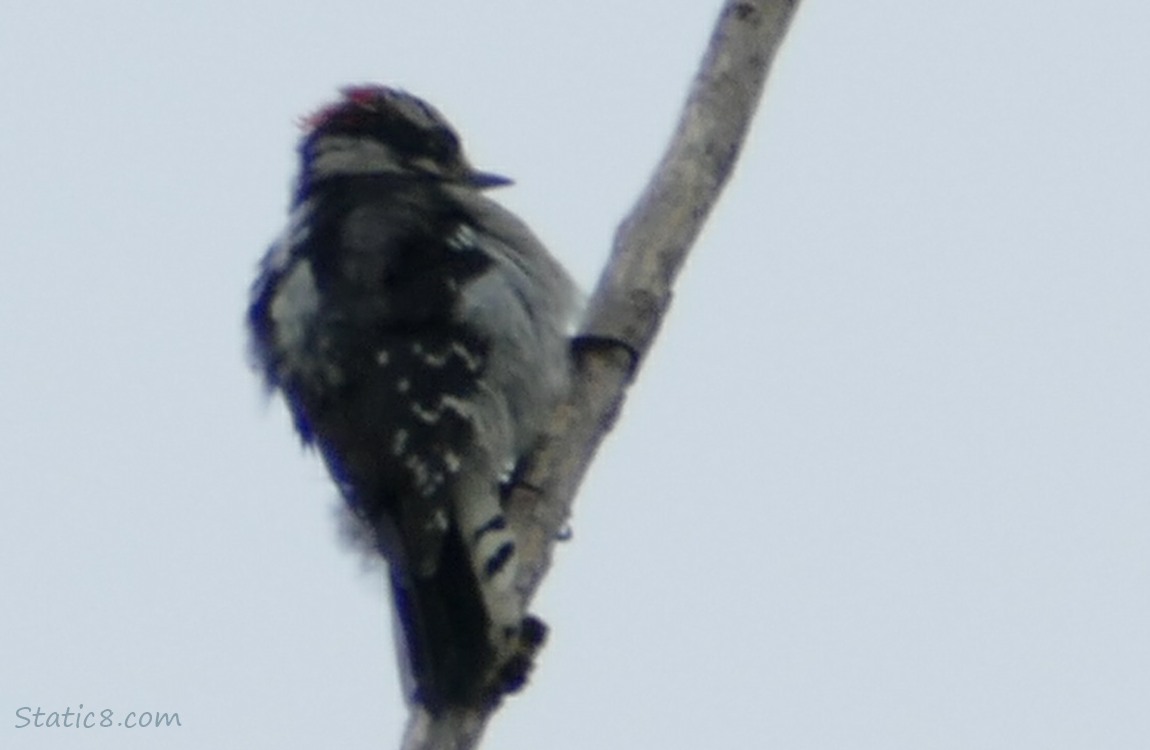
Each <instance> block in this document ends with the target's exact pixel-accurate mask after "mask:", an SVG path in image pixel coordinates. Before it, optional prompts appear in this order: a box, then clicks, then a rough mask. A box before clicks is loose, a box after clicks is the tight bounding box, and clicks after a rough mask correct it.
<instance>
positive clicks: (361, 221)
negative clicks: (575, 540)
mask: <svg viewBox="0 0 1150 750" xmlns="http://www.w3.org/2000/svg"><path fill="white" fill-rule="evenodd" d="M300 156H301V171H300V175H299V179H298V183H297V185H296V189H295V193H294V199H293V201H292V207H291V221H290V224H289V227H288V229H287V231H286V232H285V233H284V235H283V236H282V237H281V238H280V239H279V240H278V241H277V242H276V243H275V244H274V245H273V246H272V248H271V250H270V251H269V252H268V254H267V255H266V257H265V258H264V260H263V264H262V267H261V273H260V276H259V278H258V280H257V281H256V283H255V286H254V288H253V294H252V303H251V308H250V310H249V313H248V324H249V328H250V332H251V335H252V342H253V350H254V353H255V359H256V361H257V364H258V367H259V368H260V369H261V370H262V372H263V375H264V378H265V380H266V382H267V384H268V386H269V387H270V388H274V389H278V390H279V391H281V392H282V394H283V396H284V397H285V400H286V401H287V404H288V406H289V408H290V410H291V413H292V416H293V418H294V420H295V424H296V428H297V429H298V431H299V433H300V435H301V436H302V438H303V440H304V441H305V442H306V443H310V444H313V445H314V446H315V447H316V448H318V450H319V451H320V453H321V454H322V456H323V458H324V460H325V462H326V464H327V467H328V469H329V471H330V473H331V475H332V477H333V478H334V480H335V481H336V483H337V484H338V486H339V489H340V492H341V494H342V495H343V497H344V499H345V501H346V503H347V505H348V507H349V508H350V509H351V511H352V513H353V514H354V516H355V518H356V519H358V521H360V522H361V523H362V526H363V528H364V529H365V530H367V532H368V533H369V534H370V536H371V538H372V540H373V542H374V544H375V545H376V547H377V548H378V550H379V551H380V552H381V553H382V554H383V555H384V557H385V558H386V559H387V560H388V563H389V569H390V574H391V579H392V588H393V593H394V597H395V604H396V614H397V616H398V618H397V619H398V621H399V623H400V627H401V631H402V633H401V637H399V638H397V640H399V641H400V642H401V643H402V644H403V645H404V646H405V649H404V650H405V655H404V658H403V659H401V661H402V662H403V663H404V664H405V666H406V669H407V674H406V676H407V679H406V683H407V687H408V694H409V697H410V698H411V699H412V700H414V701H415V702H417V703H420V704H422V705H423V706H425V707H426V708H427V709H428V710H429V711H431V712H432V713H435V712H438V711H440V710H443V709H445V708H448V707H453V706H477V705H482V704H485V703H489V702H492V701H494V700H497V699H498V697H499V695H500V694H502V693H503V692H507V691H510V690H513V689H515V688H516V687H518V685H519V684H521V683H522V681H523V679H524V678H525V674H526V670H527V668H528V667H529V664H530V652H531V651H532V650H533V649H534V647H535V646H537V645H538V642H539V641H540V640H541V638H542V624H541V623H539V622H538V621H537V620H535V619H534V618H531V617H528V616H526V615H525V613H524V612H523V611H522V605H521V604H520V599H519V597H518V595H517V594H516V592H515V591H514V589H513V581H514V577H515V570H516V554H517V553H516V546H515V545H516V540H515V538H514V535H513V534H512V532H511V530H510V529H509V528H508V527H507V523H506V520H505V518H504V516H503V511H502V507H501V492H502V483H503V482H504V481H505V480H506V479H507V477H508V476H510V475H511V472H513V471H514V468H515V466H516V464H517V463H518V462H519V461H520V459H521V458H522V457H523V456H524V455H525V453H526V452H527V451H529V450H530V449H531V448H532V446H533V445H534V444H535V443H536V441H537V439H538V437H539V435H540V431H541V430H542V428H543V426H544V422H545V420H546V419H547V418H548V417H549V415H550V412H551V410H552V408H553V407H554V405H555V404H556V402H557V401H558V399H559V398H560V397H561V396H562V395H563V393H564V392H565V389H566V387H567V378H568V368H569V360H568V339H567V334H568V329H569V327H570V325H571V322H572V315H573V313H574V307H575V296H576V295H575V290H574V286H573V285H572V283H571V281H570V279H569V277H568V276H567V274H566V272H565V271H564V270H563V268H562V267H561V266H560V265H559V263H558V262H557V261H556V260H555V259H554V258H553V257H552V256H551V255H550V254H549V253H548V252H547V250H546V249H545V248H544V247H543V246H542V244H541V243H540V242H539V241H538V240H537V239H536V238H535V236H534V235H533V234H532V233H531V231H530V230H529V229H528V228H527V227H526V225H524V224H523V222H521V221H520V220H519V219H518V218H516V217H515V216H514V215H512V214H511V213H509V212H508V211H506V210H505V209H503V208H502V207H500V206H499V205H497V204H496V203H494V202H492V201H491V200H489V199H488V198H486V197H485V196H484V195H483V194H482V193H481V191H482V190H483V189H486V188H490V187H495V186H498V185H502V184H506V183H507V182H508V180H506V179H504V178H501V177H497V176H495V175H491V174H486V173H482V172H478V171H476V170H474V169H473V168H472V167H471V166H470V165H469V164H468V162H467V161H466V159H465V158H464V156H463V154H462V151H461V149H460V144H459V139H458V137H457V136H456V134H455V133H454V131H453V130H452V129H451V127H450V126H449V125H448V124H447V123H446V121H445V120H444V119H443V117H442V115H440V114H439V113H438V112H437V111H436V110H435V109H433V108H432V107H430V106H429V105H428V104H426V103H425V102H423V101H421V100H420V99H418V98H416V97H414V96H411V95H409V94H406V93H404V92H401V91H397V90H394V89H389V88H384V87H379V86H362V87H355V88H348V89H344V90H343V92H342V98H341V99H340V100H339V101H337V102H336V103H334V104H332V105H330V106H328V107H326V108H324V109H322V110H320V111H319V112H317V113H316V114H315V115H313V116H312V117H311V118H309V119H308V120H307V121H306V123H305V135H304V137H303V141H302V143H301V145H300Z"/></svg>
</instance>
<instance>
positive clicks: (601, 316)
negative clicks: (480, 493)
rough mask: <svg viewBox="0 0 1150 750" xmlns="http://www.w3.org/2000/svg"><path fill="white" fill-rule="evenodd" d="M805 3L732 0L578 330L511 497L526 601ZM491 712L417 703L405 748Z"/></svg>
mask: <svg viewBox="0 0 1150 750" xmlns="http://www.w3.org/2000/svg"><path fill="white" fill-rule="evenodd" d="M798 5H799V0H728V1H727V2H726V3H725V4H724V5H723V8H722V10H721V11H720V14H719V19H718V22H717V23H716V26H715V29H714V31H713V33H712V36H711V41H710V44H709V46H708V48H707V51H706V54H705V55H704V57H703V60H702V62H701V64H700V67H699V70H698V72H697V73H696V74H695V78H694V81H693V83H692V85H691V89H690V93H689V95H688V97H687V102H686V104H685V105H684V107H683V111H682V113H681V115H680V117H679V124H678V127H677V129H676V131H675V134H674V136H672V138H671V142H670V144H669V145H668V146H667V150H666V151H665V153H664V154H663V158H662V159H661V161H660V162H659V165H658V167H657V168H656V169H655V173H654V174H653V175H652V177H651V179H650V181H649V182H648V184H647V187H646V188H645V189H644V191H643V193H642V195H641V196H640V197H639V200H638V202H637V203H636V204H635V207H634V208H633V209H632V210H631V213H630V214H629V215H628V216H627V218H626V219H624V220H623V222H622V224H620V226H619V229H618V231H617V232H616V235H615V242H614V247H613V249H612V253H611V257H610V259H609V260H608V263H607V266H606V268H605V269H604V271H603V274H602V276H601V277H600V279H599V284H598V286H597V288H596V289H595V292H594V294H593V295H592V297H591V299H590V302H589V304H588V309H587V314H586V317H585V319H584V322H583V324H582V327H581V329H580V331H579V333H578V335H577V336H576V338H575V341H574V346H573V357H574V367H575V377H574V384H573V387H572V390H571V393H570V394H569V396H568V398H567V399H566V401H565V402H564V403H563V404H562V405H561V406H560V408H559V409H558V410H557V411H556V414H555V416H554V418H553V420H552V424H551V426H550V429H549V431H548V437H547V439H546V440H545V441H543V443H542V444H541V445H540V446H539V448H538V449H537V450H536V451H535V453H534V454H533V455H532V456H531V457H530V459H529V462H528V465H527V467H526V470H525V471H524V472H523V473H522V476H521V478H520V479H521V481H520V482H519V484H518V485H517V486H516V487H515V489H514V490H513V491H512V492H511V496H510V498H509V500H508V508H507V511H508V520H509V522H510V523H511V525H512V527H513V528H514V530H515V533H516V536H517V538H518V540H519V575H518V579H517V581H516V585H517V587H518V589H519V592H520V594H521V595H522V596H523V600H524V602H529V601H530V600H531V598H532V597H533V596H534V594H535V591H536V589H537V588H538V587H539V584H540V583H541V582H542V580H543V577H544V575H545V574H546V573H547V570H548V569H549V568H550V567H551V557H552V552H553V548H554V546H555V542H556V540H557V538H558V537H559V536H560V535H561V534H562V532H563V529H564V527H565V525H566V523H567V519H568V517H569V516H570V514H571V507H572V503H573V502H574V498H575V494H576V492H577V491H578V489H579V485H580V483H581V482H582V480H583V476H584V474H585V473H586V471H587V467H588V466H589V465H590V463H591V460H592V459H593V458H594V456H595V453H596V451H597V450H598V447H599V444H600V443H601V442H602V441H603V438H605V437H606V436H607V433H608V432H610V430H611V428H612V426H613V425H614V423H615V419H616V418H617V416H618V414H619V410H620V408H621V407H622V405H623V401H624V399H625V397H626V390H627V387H628V386H629V385H630V384H631V382H633V380H634V378H635V375H636V373H637V372H638V369H639V367H640V365H641V364H642V362H643V357H644V355H645V354H646V353H647V351H648V350H649V349H650V347H651V344H652V342H653V341H654V339H655V336H656V334H657V333H658V331H659V326H660V324H661V323H662V320H663V317H664V315H665V314H666V312H667V309H668V307H669V306H670V303H671V297H672V286H673V284H674V281H675V278H676V277H677V276H678V273H679V270H680V269H681V268H682V265H683V262H684V261H685V260H686V258H687V253H688V252H689V251H690V249H691V247H692V245H693V244H694V242H695V239H696V238H697V237H698V234H699V231H700V230H701V229H702V227H703V223H704V222H705V221H706V219H707V217H708V215H709V214H710V212H711V209H712V208H713V207H714V205H715V203H716V202H717V201H718V198H719V195H720V193H721V192H722V190H723V187H724V186H725V184H726V182H727V179H728V178H729V177H730V174H731V171H732V169H733V168H734V165H735V162H736V160H737V158H738V156H739V152H740V150H741V148H742V145H743V141H744V139H745V137H746V134H747V130H748V128H749V126H750V122H751V118H752V116H753V115H754V112H755V110H756V109H757V106H758V102H759V98H760V96H761V94H762V90H763V84H764V82H765V81H766V77H767V73H768V72H769V70H770V66H771V61H772V60H773V59H774V56H775V53H776V52H777V51H778V49H779V46H780V45H781V44H782V41H783V38H784V36H785V35H786V31H787V28H788V27H789V25H790V22H791V19H792V18H793V16H794V13H795V11H796V9H797V8H798ZM491 713H493V711H479V710H468V711H458V712H449V713H446V714H444V715H441V716H437V717H434V718H433V717H431V716H429V715H427V714H426V712H424V711H422V710H421V709H419V708H418V707H416V708H415V709H413V713H412V716H411V717H410V720H409V722H408V726H407V731H406V733H405V735H404V739H403V744H402V750H472V749H473V748H475V747H477V746H478V743H479V740H480V738H481V736H482V734H483V729H484V727H485V726H486V723H487V720H488V719H489V718H490V715H491Z"/></svg>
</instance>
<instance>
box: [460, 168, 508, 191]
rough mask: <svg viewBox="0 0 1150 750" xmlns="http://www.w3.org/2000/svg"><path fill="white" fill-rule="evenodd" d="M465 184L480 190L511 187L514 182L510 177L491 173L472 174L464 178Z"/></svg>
mask: <svg viewBox="0 0 1150 750" xmlns="http://www.w3.org/2000/svg"><path fill="white" fill-rule="evenodd" d="M464 182H466V183H467V184H468V185H471V186H472V187H477V188H480V189H487V188H495V187H503V186H504V185H510V184H511V183H512V182H513V180H512V179H511V178H510V177H504V176H503V175H499V174H492V173H491V172H471V173H470V174H468V175H467V177H466V178H464Z"/></svg>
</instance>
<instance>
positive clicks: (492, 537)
mask: <svg viewBox="0 0 1150 750" xmlns="http://www.w3.org/2000/svg"><path fill="white" fill-rule="evenodd" d="M465 497H467V496H465ZM454 521H455V523H454V524H453V528H451V529H450V530H449V531H448V533H447V534H446V536H445V537H444V539H443V547H442V551H441V554H440V558H439V563H438V565H436V566H434V571H432V572H430V573H422V574H421V573H420V572H419V571H418V570H417V569H416V568H415V567H413V566H408V565H396V564H394V563H393V564H392V566H391V571H392V572H391V582H392V590H393V594H394V597H395V605H396V606H395V608H396V614H397V619H398V631H401V632H402V636H403V637H402V644H401V646H402V651H403V652H405V657H406V658H404V659H402V661H404V662H405V675H404V682H405V689H406V692H407V695H408V696H409V697H410V699H411V700H413V701H414V702H416V703H419V704H421V705H423V706H425V707H426V708H427V709H428V710H429V711H430V712H432V713H437V712H439V711H441V710H443V709H445V708H448V707H481V706H486V705H489V704H491V703H494V702H497V701H498V700H499V698H500V696H501V695H503V694H504V693H507V692H512V691H514V690H516V689H518V688H519V687H521V686H522V684H523V683H524V681H525V680H526V677H527V673H528V671H529V670H530V667H531V663H532V658H533V656H534V653H535V651H536V650H537V649H538V647H539V646H540V644H541V643H542V641H543V638H544V636H545V633H546V627H545V626H544V625H543V623H542V622H541V621H540V620H538V619H536V618H534V617H529V616H526V615H525V612H524V611H523V604H522V600H521V598H520V597H519V596H518V594H517V593H516V591H515V588H514V582H515V572H516V568H517V550H516V546H515V538H514V535H513V534H512V532H511V530H510V529H509V528H508V527H507V522H506V519H505V517H504V515H503V512H502V507H501V505H500V503H499V499H498V496H497V495H496V494H495V493H476V494H472V495H470V496H469V499H467V500H465V501H463V502H459V503H456V506H455V508H454Z"/></svg>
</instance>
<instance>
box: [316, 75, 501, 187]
mask: <svg viewBox="0 0 1150 750" xmlns="http://www.w3.org/2000/svg"><path fill="white" fill-rule="evenodd" d="M340 93H341V95H342V96H341V98H340V99H339V100H337V101H335V102H333V103H331V104H328V105H327V106H325V107H322V108H321V109H319V110H317V111H316V112H315V113H314V114H312V115H310V116H308V117H306V118H305V119H304V120H303V122H302V127H303V130H304V137H303V142H302V144H301V146H300V154H301V156H302V158H303V168H304V174H303V178H304V179H305V180H306V181H307V182H309V183H314V182H319V181H322V180H324V179H327V178H331V177H343V176H353V175H394V176H400V177H411V178H416V179H420V178H422V179H431V180H438V181H442V182H449V183H455V184H461V185H468V186H471V187H475V188H491V187H498V186H500V185H507V184H509V183H510V182H511V180H509V179H507V178H506V177H502V176H500V175H496V174H490V173H488V172H480V171H478V170H476V169H475V168H474V167H472V166H471V164H470V163H468V161H467V159H466V157H464V155H463V149H462V147H461V146H460V143H459V136H458V135H456V133H455V130H454V129H453V128H452V127H451V125H450V124H448V122H447V120H446V119H445V118H444V117H443V115H442V114H440V113H439V111H438V110H437V109H435V108H434V107H432V106H431V105H430V104H428V103H427V102H425V101H423V100H422V99H419V98H418V97H415V96H412V95H411V94H408V93H406V92H404V91H400V90H398V89H392V88H387V87H385V86H377V85H362V86H348V87H346V88H344V89H342V90H341V91H340Z"/></svg>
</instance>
